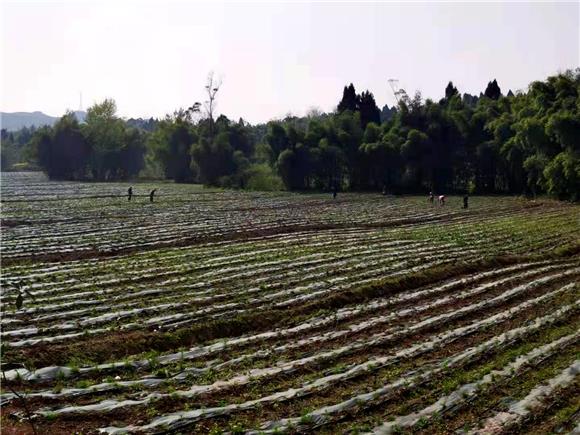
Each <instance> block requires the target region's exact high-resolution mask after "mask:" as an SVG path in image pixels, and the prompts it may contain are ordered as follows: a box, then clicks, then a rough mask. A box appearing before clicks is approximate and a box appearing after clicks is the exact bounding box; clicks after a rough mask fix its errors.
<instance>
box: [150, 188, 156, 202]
mask: <svg viewBox="0 0 580 435" xmlns="http://www.w3.org/2000/svg"><path fill="white" fill-rule="evenodd" d="M156 190H157V189H153V190H152V191H151V193H150V194H149V201H151V202H153V196H154V195H155V191H156Z"/></svg>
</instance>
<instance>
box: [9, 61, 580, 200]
mask: <svg viewBox="0 0 580 435" xmlns="http://www.w3.org/2000/svg"><path fill="white" fill-rule="evenodd" d="M218 88H219V85H218ZM212 89H213V88H212ZM444 92H445V97H444V98H442V99H441V100H440V101H439V102H434V101H431V100H429V99H427V100H425V101H423V99H422V97H421V94H420V93H416V94H415V96H414V97H413V98H412V99H411V98H409V97H407V96H406V95H405V96H404V97H403V98H402V99H401V101H400V103H399V104H398V106H397V107H393V108H392V109H388V108H386V109H384V110H383V111H384V112H385V110H386V112H385V116H383V122H382V123H381V112H380V110H379V109H378V107H377V105H376V102H375V100H374V96H373V95H372V94H371V93H370V92H368V91H364V92H362V93H361V94H357V92H356V90H355V88H354V85H353V84H352V83H351V84H349V85H348V86H345V88H344V90H343V95H342V99H341V101H340V102H339V104H338V107H337V110H336V112H335V113H332V114H320V113H319V112H312V114H310V115H308V116H307V117H303V118H298V117H294V116H287V117H286V118H284V119H283V120H277V121H271V122H269V123H267V124H259V125H255V126H251V125H249V124H247V123H246V122H244V121H243V120H242V119H240V120H239V121H238V122H234V121H231V120H230V119H228V118H227V117H226V116H224V115H221V116H219V117H218V118H217V119H215V120H214V119H213V115H211V114H209V113H206V115H207V116H205V117H203V116H202V114H201V111H200V104H199V103H196V104H194V105H193V106H192V107H191V108H190V109H188V110H178V111H176V112H175V113H174V114H173V115H172V116H167V117H166V118H165V119H164V120H161V121H158V122H156V121H155V122H148V123H147V124H143V123H141V124H139V123H135V122H133V123H131V125H132V126H139V125H144V126H147V129H148V130H145V129H137V128H134V127H129V126H128V122H125V121H123V120H121V119H120V118H118V117H117V116H116V106H115V103H114V101H112V100H105V101H104V102H102V103H100V104H97V105H95V106H93V107H91V108H90V109H89V111H88V113H87V120H86V124H84V125H79V123H78V122H77V121H76V118H75V117H74V115H73V114H72V113H69V114H66V115H65V116H64V117H63V118H61V120H59V122H58V123H57V124H56V125H55V126H54V127H53V128H43V129H39V130H36V131H29V130H26V131H24V130H23V131H22V132H19V133H17V134H16V133H14V134H13V133H8V132H6V131H3V132H2V141H3V147H2V169H3V170H6V169H9V168H12V167H14V164H15V163H16V162H18V161H22V160H23V159H28V160H36V161H38V163H39V165H40V166H41V167H42V168H43V169H44V170H45V171H46V172H47V173H48V174H49V176H50V177H51V178H60V179H83V178H92V179H97V180H112V179H128V178H133V177H135V176H137V174H139V173H140V174H141V175H142V176H145V177H148V178H155V177H159V176H163V177H165V178H168V179H173V180H175V181H177V182H200V183H204V184H207V185H215V186H222V187H233V188H248V189H253V190H255V189H260V190H278V189H280V188H281V187H285V188H286V189H289V190H309V189H316V190H333V189H335V188H340V189H351V190H376V191H384V192H387V191H388V192H391V193H398V192H409V193H412V192H421V193H423V194H425V193H426V192H429V191H433V192H434V193H435V194H449V193H453V192H455V193H465V192H469V193H474V194H484V193H512V194H518V195H519V194H525V195H529V194H531V195H537V194H542V193H548V194H550V195H553V196H555V197H557V198H560V199H568V200H577V199H578V191H579V188H578V179H579V178H580V176H579V169H578V166H579V163H578V160H579V153H580V146H579V142H578V138H579V137H580V70H575V71H568V72H566V73H563V74H558V75H555V76H551V77H548V78H547V79H546V80H545V81H537V82H533V83H532V84H530V86H529V89H528V90H527V92H517V94H516V95H514V94H513V93H511V92H510V93H508V96H507V97H504V96H502V93H501V89H500V87H499V85H498V83H497V81H496V80H492V81H490V82H489V83H488V85H487V88H486V89H485V92H484V93H482V96H481V97H475V96H472V95H468V94H463V95H461V94H460V91H459V90H458V89H457V88H456V87H455V86H454V85H453V83H452V82H449V83H448V84H447V86H446V88H445V90H444ZM214 96H215V95H214ZM206 112H207V111H206ZM387 112H388V113H387ZM387 115H388V116H387Z"/></svg>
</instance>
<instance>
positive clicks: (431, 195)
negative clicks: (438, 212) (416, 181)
mask: <svg viewBox="0 0 580 435" xmlns="http://www.w3.org/2000/svg"><path fill="white" fill-rule="evenodd" d="M434 200H435V195H433V192H429V202H430V203H431V204H433V201H434Z"/></svg>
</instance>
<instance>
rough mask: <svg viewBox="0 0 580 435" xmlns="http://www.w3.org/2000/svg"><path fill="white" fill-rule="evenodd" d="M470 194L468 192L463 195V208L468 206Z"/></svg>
mask: <svg viewBox="0 0 580 435" xmlns="http://www.w3.org/2000/svg"><path fill="white" fill-rule="evenodd" d="M468 201H469V196H467V194H465V195H463V208H467V207H468Z"/></svg>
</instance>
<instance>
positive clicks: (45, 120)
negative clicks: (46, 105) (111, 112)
mask: <svg viewBox="0 0 580 435" xmlns="http://www.w3.org/2000/svg"><path fill="white" fill-rule="evenodd" d="M75 115H76V116H77V119H78V120H79V121H80V122H83V121H84V120H85V116H86V115H87V113H86V112H84V111H76V112H75ZM57 120H58V117H56V116H49V115H46V114H44V113H42V112H13V113H7V112H0V123H1V125H2V128H3V129H4V128H5V129H6V130H8V131H16V130H20V129H21V128H22V127H32V126H33V125H34V126H35V127H42V126H44V125H53V124H54V123H55V122H56V121H57Z"/></svg>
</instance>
